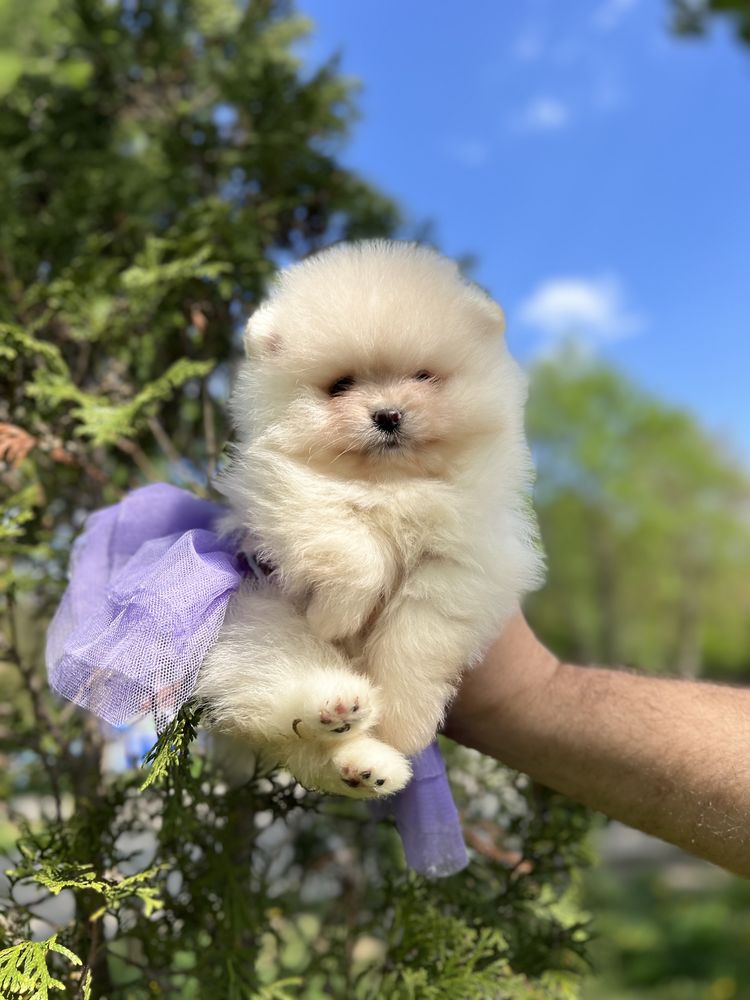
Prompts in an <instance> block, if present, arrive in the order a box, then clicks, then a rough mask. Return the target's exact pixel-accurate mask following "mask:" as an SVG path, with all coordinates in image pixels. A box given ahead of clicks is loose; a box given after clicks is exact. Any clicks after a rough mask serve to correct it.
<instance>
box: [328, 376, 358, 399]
mask: <svg viewBox="0 0 750 1000" xmlns="http://www.w3.org/2000/svg"><path fill="white" fill-rule="evenodd" d="M353 385H354V379H353V378H352V377H351V375H344V377H343V378H340V379H337V380H336V381H335V382H334V383H333V385H329V386H328V395H329V396H342V395H343V394H344V393H345V392H346V391H347V389H351V387H352V386H353Z"/></svg>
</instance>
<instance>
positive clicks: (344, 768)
mask: <svg viewBox="0 0 750 1000" xmlns="http://www.w3.org/2000/svg"><path fill="white" fill-rule="evenodd" d="M503 330H504V319H503V313H502V310H501V309H500V307H499V306H498V305H497V304H496V303H495V302H494V301H493V300H492V299H491V298H490V297H489V296H488V295H487V294H486V293H485V292H483V291H482V290H481V289H480V288H478V287H477V286H476V285H473V284H471V283H470V282H469V281H467V280H466V279H465V278H464V277H463V276H462V275H461V274H460V272H459V270H458V267H457V266H456V265H455V264H454V263H453V262H451V261H449V260H446V259H444V258H443V257H441V256H439V255H438V254H437V253H435V252H434V251H432V250H430V249H427V248H425V247H421V246H417V245H415V244H410V243H396V242H386V241H372V242H363V243H357V244H340V245H337V246H334V247H332V248H331V249H328V250H325V251H323V252H322V253H320V254H318V255H316V256H314V257H311V258H309V259H307V260H305V261H303V262H302V263H299V264H295V265H294V266H292V267H290V268H289V269H288V270H286V271H284V272H282V273H281V274H280V275H279V277H278V279H277V281H276V284H275V286H274V288H273V290H272V292H271V294H270V296H269V298H268V299H267V301H266V302H265V303H264V304H262V305H261V306H260V308H258V309H257V311H256V312H255V313H254V314H253V316H252V318H251V320H250V322H249V324H248V326H247V332H246V341H245V343H246V349H247V359H246V360H245V362H244V363H243V366H242V368H241V370H240V373H239V379H238V383H237V385H236V388H235V392H234V395H233V401H232V412H233V417H234V421H235V424H236V427H237V431H238V439H239V441H238V445H237V446H236V448H235V450H234V453H233V456H232V459H231V462H230V464H229V466H228V468H227V469H226V471H225V472H224V473H223V474H222V476H221V478H220V483H219V488H220V489H221V491H222V492H223V493H224V495H225V496H226V497H227V499H228V501H229V504H230V508H231V510H232V514H231V516H230V517H229V518H228V519H227V523H226V524H225V525H224V529H225V530H226V531H232V532H240V533H241V537H242V545H243V547H244V550H245V551H246V552H247V553H248V554H254V555H255V556H256V557H258V558H259V559H261V560H262V561H263V562H264V563H267V564H269V565H270V566H272V567H273V571H272V574H271V576H270V578H269V582H268V584H267V585H265V586H261V587H260V588H258V587H257V585H256V586H251V585H247V586H246V587H244V588H241V589H240V591H239V592H238V593H237V594H236V595H235V597H234V599H233V601H232V604H231V606H230V609H229V613H228V614H227V618H226V620H225V623H224V626H223V630H222V634H221V636H220V638H219V641H218V642H217V644H216V645H215V646H214V647H213V648H212V650H211V651H210V653H209V655H208V657H207V658H206V661H205V663H204V665H203V667H202V669H201V674H200V677H199V682H198V689H197V694H198V696H199V697H200V698H201V699H203V701H205V702H206V703H207V706H208V709H209V718H210V719H211V720H212V721H213V724H214V726H216V727H217V728H218V729H220V730H223V731H224V732H226V733H230V734H234V735H235V736H239V737H241V738H242V739H243V740H244V741H245V742H246V743H249V744H250V747H251V748H252V749H253V750H254V751H256V752H264V753H265V754H266V755H270V756H271V757H273V758H275V760H276V761H277V762H279V763H282V764H283V765H284V766H286V767H287V768H288V769H289V770H290V771H291V772H292V773H293V774H294V776H295V777H296V778H297V779H298V780H299V781H300V782H301V783H302V784H303V785H305V786H307V787H314V788H319V789H322V790H324V791H328V792H340V793H343V794H349V795H354V796H356V797H378V796H381V795H389V794H391V793H393V792H395V791H398V790H399V789H400V788H402V787H403V786H404V785H405V784H406V782H407V781H408V779H409V776H410V767H409V763H408V760H407V757H408V755H410V754H414V753H416V752H417V751H419V750H421V749H422V748H424V747H425V746H426V745H427V744H428V743H429V742H430V741H431V740H432V739H433V738H434V736H435V732H436V730H437V729H438V727H439V726H440V724H441V722H442V720H443V717H444V714H445V711H446V706H447V705H448V704H449V702H450V700H451V698H452V696H453V694H454V692H455V690H456V687H457V685H458V683H459V681H460V678H461V674H462V671H464V670H465V669H466V668H467V667H470V666H471V664H472V663H473V662H476V661H477V660H478V658H480V657H481V656H482V654H483V653H484V651H485V650H486V648H487V647H488V646H489V644H490V643H491V642H492V640H493V639H495V638H496V636H497V635H498V633H499V631H500V629H501V628H502V627H503V624H504V623H505V622H506V620H507V619H508V618H509V616H510V615H511V614H512V613H513V611H514V610H515V609H516V608H517V606H518V602H519V599H520V597H521V596H522V595H523V594H524V593H525V592H526V591H528V590H530V589H532V588H534V587H535V586H537V585H538V584H539V582H540V580H541V570H542V560H541V555H540V550H539V547H538V544H537V536H536V526H535V521H534V516H533V513H532V510H531V506H530V497H529V492H530V484H531V478H532V469H531V462H530V457H529V452H528V448H527V445H526V441H525V437H524V429H523V408H524V402H525V397H526V380H525V378H524V375H523V374H522V372H521V370H520V368H519V367H518V365H517V364H516V363H515V361H514V360H513V359H512V358H511V357H510V355H509V354H508V351H507V348H506V345H505V341H504V337H503Z"/></svg>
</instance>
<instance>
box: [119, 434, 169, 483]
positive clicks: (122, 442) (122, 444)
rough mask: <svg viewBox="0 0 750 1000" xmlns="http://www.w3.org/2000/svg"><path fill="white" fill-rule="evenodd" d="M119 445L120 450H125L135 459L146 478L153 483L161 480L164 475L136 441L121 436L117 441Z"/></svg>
mask: <svg viewBox="0 0 750 1000" xmlns="http://www.w3.org/2000/svg"><path fill="white" fill-rule="evenodd" d="M117 447H118V448H119V449H120V451H123V452H125V454H126V455H128V456H130V458H132V459H133V461H134V462H135V464H136V465H137V466H138V468H139V469H140V470H141V472H142V473H143V474H144V476H146V478H147V479H149V480H150V481H151V482H152V483H158V482H159V481H160V480H161V478H162V476H161V474H160V473H159V470H158V469H157V468H156V466H155V465H154V463H153V462H152V461H151V459H150V458H149V457H148V455H147V454H146V453H145V451H144V450H143V448H141V447H139V445H137V444H136V443H135V441H129V440H128V439H127V438H119V439H118V441H117Z"/></svg>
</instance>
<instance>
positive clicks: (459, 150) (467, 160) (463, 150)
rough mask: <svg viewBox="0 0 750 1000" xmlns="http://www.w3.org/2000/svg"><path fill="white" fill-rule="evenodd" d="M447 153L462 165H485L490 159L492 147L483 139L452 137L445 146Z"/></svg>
mask: <svg viewBox="0 0 750 1000" xmlns="http://www.w3.org/2000/svg"><path fill="white" fill-rule="evenodd" d="M445 152H446V155H447V156H448V157H449V158H450V159H451V160H456V162H458V163H460V164H461V166H462V167H470V168H475V167H483V166H484V165H485V164H486V163H489V161H490V155H491V151H490V147H489V146H488V145H487V143H486V142H483V141H482V140H481V139H451V140H450V141H449V142H448V143H446V146H445Z"/></svg>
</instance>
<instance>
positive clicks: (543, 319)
mask: <svg viewBox="0 0 750 1000" xmlns="http://www.w3.org/2000/svg"><path fill="white" fill-rule="evenodd" d="M518 318H519V320H520V321H521V323H523V324H524V325H525V326H527V327H530V328H532V329H535V330H536V331H538V332H539V333H541V334H543V335H544V336H545V337H547V338H548V339H552V340H557V339H559V338H561V337H567V336H581V337H585V338H587V339H589V340H593V341H599V342H601V341H610V340H617V339H619V338H621V337H627V336H630V335H631V334H634V333H637V332H638V331H639V330H641V329H642V328H643V319H642V317H640V316H638V315H637V314H636V313H634V312H632V311H631V309H630V307H629V306H628V304H627V302H626V301H625V296H624V294H623V290H622V286H621V284H620V281H619V280H618V279H617V278H616V277H614V276H612V275H608V276H605V277H600V278H584V277H560V278H548V279H547V280H546V281H543V282H542V283H541V284H540V285H538V286H537V287H536V288H535V289H534V291H533V292H532V293H531V294H530V295H529V296H528V298H526V299H525V300H524V301H523V302H522V303H521V305H520V306H519V309H518Z"/></svg>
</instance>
